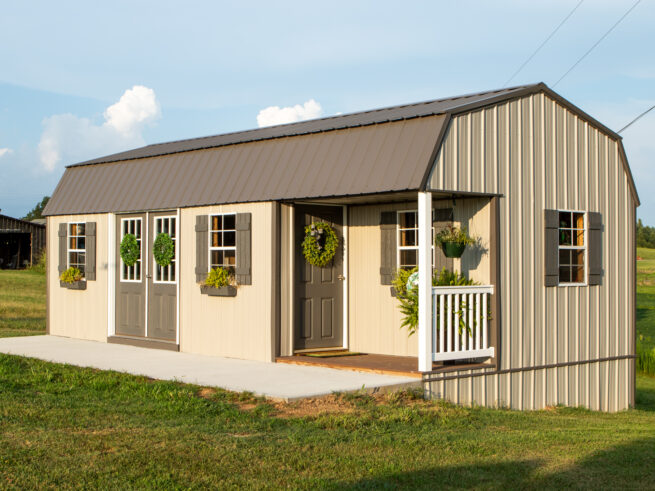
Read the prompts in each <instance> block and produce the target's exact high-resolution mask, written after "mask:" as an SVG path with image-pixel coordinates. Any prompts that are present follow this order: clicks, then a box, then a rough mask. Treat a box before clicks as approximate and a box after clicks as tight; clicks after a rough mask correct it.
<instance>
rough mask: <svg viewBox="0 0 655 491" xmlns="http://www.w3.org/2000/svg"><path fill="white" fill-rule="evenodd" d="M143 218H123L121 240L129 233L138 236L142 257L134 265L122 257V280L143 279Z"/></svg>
mask: <svg viewBox="0 0 655 491" xmlns="http://www.w3.org/2000/svg"><path fill="white" fill-rule="evenodd" d="M141 228H142V227H141V218H123V219H122V220H121V241H122V240H123V237H125V236H126V235H127V234H132V235H134V237H136V241H137V243H138V244H139V251H140V257H139V259H138V260H137V262H136V263H134V264H133V265H132V266H128V265H126V264H124V263H123V259H121V281H126V282H129V281H135V282H138V281H141V260H142V259H143V248H142V247H141Z"/></svg>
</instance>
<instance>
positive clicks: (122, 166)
mask: <svg viewBox="0 0 655 491" xmlns="http://www.w3.org/2000/svg"><path fill="white" fill-rule="evenodd" d="M538 92H546V93H548V95H549V96H550V97H552V98H554V99H556V100H557V101H558V102H559V103H561V104H563V105H565V106H566V107H567V108H568V109H570V110H572V111H574V112H575V113H577V114H578V115H580V116H581V117H582V118H583V119H585V120H587V121H588V122H589V123H590V124H592V125H593V126H595V127H597V128H598V129H600V130H601V131H603V132H605V133H607V134H608V135H610V136H611V137H612V138H613V139H615V140H617V141H619V142H620V141H621V138H620V136H619V135H617V134H616V133H614V132H613V131H611V130H610V129H609V128H607V127H605V126H603V125H602V124H601V123H599V122H598V121H596V120H594V119H593V118H591V117H590V116H588V115H587V114H585V113H584V112H583V111H581V110H580V109H579V108H577V107H576V106H574V105H573V104H571V103H569V102H568V101H566V100H565V99H563V98H562V97H560V96H559V95H557V94H555V93H554V92H553V91H551V90H550V89H549V88H548V87H546V85H544V84H533V85H526V86H520V87H513V88H508V89H501V90H495V91H489V92H481V93H477V94H469V95H464V96H459V97H451V98H447V99H438V100H434V101H427V102H421V103H416V104H406V105H401V106H394V107H389V108H384V109H376V110H372V111H364V112H358V113H353V114H346V115H340V116H332V117H327V118H321V119H315V120H310V121H303V122H299V123H292V124H285V125H278V126H271V127H267V128H260V129H255V130H249V131H241V132H236V133H228V134H223V135H216V136H209V137H204V138H194V139H189V140H180V141H174V142H168V143H159V144H155V145H148V146H145V147H142V148H137V149H135V150H129V151H127V152H121V153H117V154H113V155H109V156H106V157H102V158H97V159H93V160H89V161H86V162H81V163H79V164H74V165H71V166H68V167H67V168H66V171H65V172H64V175H63V177H62V178H61V181H60V182H59V185H58V186H57V189H56V190H55V192H54V193H53V196H52V198H51V199H50V201H49V203H48V206H47V207H46V210H45V214H47V215H63V214H79V213H100V212H126V211H139V210H153V209H170V208H183V207H189V206H201V205H209V204H220V203H240V202H256V201H272V200H297V199H308V198H327V197H334V196H340V197H343V196H361V195H369V194H377V193H388V192H399V191H415V190H420V189H425V186H426V181H427V177H428V174H429V172H430V170H431V168H432V165H433V163H434V160H435V156H436V155H437V152H438V150H439V147H440V144H441V141H442V139H443V135H444V133H445V130H446V128H447V126H448V122H449V120H450V118H451V116H452V115H454V114H459V113H462V112H467V111H473V110H476V109H479V108H482V107H486V106H490V105H493V104H499V103H502V102H505V101H508V100H511V99H515V98H519V97H523V96H525V95H529V94H534V93H538ZM620 147H621V150H622V149H623V147H622V145H620ZM622 153H623V150H622ZM622 160H623V162H624V167H625V169H626V171H627V173H628V174H629V175H630V170H629V168H628V166H627V160H626V159H625V154H624V153H623V155H622ZM631 179H632V177H631V175H630V180H631ZM632 189H633V193H634V197H635V201H636V202H638V198H637V195H636V190H635V188H634V184H632Z"/></svg>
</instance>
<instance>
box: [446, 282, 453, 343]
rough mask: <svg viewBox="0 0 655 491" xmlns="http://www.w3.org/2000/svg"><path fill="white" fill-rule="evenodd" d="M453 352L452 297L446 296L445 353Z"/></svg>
mask: <svg viewBox="0 0 655 491" xmlns="http://www.w3.org/2000/svg"><path fill="white" fill-rule="evenodd" d="M452 350H453V295H452V294H450V295H448V346H447V347H446V352H449V351H452Z"/></svg>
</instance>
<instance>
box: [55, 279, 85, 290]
mask: <svg viewBox="0 0 655 491" xmlns="http://www.w3.org/2000/svg"><path fill="white" fill-rule="evenodd" d="M59 286H61V287H62V288H68V289H69V290H86V281H85V280H78V281H73V282H72V283H68V282H66V281H61V280H60V281H59Z"/></svg>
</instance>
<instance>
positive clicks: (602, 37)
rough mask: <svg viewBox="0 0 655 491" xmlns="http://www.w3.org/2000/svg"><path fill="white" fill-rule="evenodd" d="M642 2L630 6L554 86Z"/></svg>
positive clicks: (639, 0)
mask: <svg viewBox="0 0 655 491" xmlns="http://www.w3.org/2000/svg"><path fill="white" fill-rule="evenodd" d="M640 3H641V0H637V1H636V2H635V3H634V5H633V6H632V7H630V8H629V9H628V11H627V12H626V13H625V14H623V16H622V17H621V18H620V19H619V20H618V21H616V24H614V25H613V26H612V27H610V28H609V30H608V31H607V32H606V33H605V34H603V35H602V36H601V38H600V39H599V40H598V41H596V43H595V44H594V45H593V46H592V47H591V48H589V49H588V50H587V52H586V53H585V54H583V55H582V56H581V57H580V59H579V60H578V61H576V62H575V63H574V64H573V66H572V67H571V68H569V69H568V70H567V71H566V73H565V74H564V75H562V76H561V77H560V78H559V80H558V81H557V82H555V83H554V84H553V87H556V86H557V84H558V83H560V82H561V81H562V79H563V78H564V77H566V76H567V75H568V74H569V73H571V71H572V70H573V69H574V68H575V67H576V66H578V64H579V63H580V62H581V61H582V60H584V59H585V58H586V57H587V55H588V54H589V53H591V52H592V51H593V50H594V48H595V47H596V46H598V45H599V44H600V43H601V41H602V40H603V39H605V38H606V37H607V35H608V34H609V33H610V32H612V31H613V30H614V28H615V27H616V26H618V25H619V24H620V23H621V21H622V20H623V19H625V18H626V17H627V16H628V14H629V13H630V12H632V11H633V10H634V8H635V7H636V6H637V5H639V4H640Z"/></svg>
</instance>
